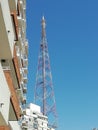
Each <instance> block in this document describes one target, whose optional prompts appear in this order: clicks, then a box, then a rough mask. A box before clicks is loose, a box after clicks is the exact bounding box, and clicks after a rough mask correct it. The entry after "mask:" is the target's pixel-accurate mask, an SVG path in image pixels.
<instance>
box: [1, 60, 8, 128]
mask: <svg viewBox="0 0 98 130" xmlns="http://www.w3.org/2000/svg"><path fill="white" fill-rule="evenodd" d="M0 103H3V105H0V126H1V125H5V124H8V117H9V105H10V90H9V88H8V84H7V82H6V79H5V76H4V73H3V70H2V67H1V62H0Z"/></svg>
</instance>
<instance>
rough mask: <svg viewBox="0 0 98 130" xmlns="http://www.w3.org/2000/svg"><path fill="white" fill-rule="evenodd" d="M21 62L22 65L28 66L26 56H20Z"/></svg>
mask: <svg viewBox="0 0 98 130" xmlns="http://www.w3.org/2000/svg"><path fill="white" fill-rule="evenodd" d="M22 64H23V67H27V66H28V58H27V57H23V58H22Z"/></svg>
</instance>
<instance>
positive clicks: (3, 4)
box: [0, 0, 15, 55]
mask: <svg viewBox="0 0 98 130" xmlns="http://www.w3.org/2000/svg"><path fill="white" fill-rule="evenodd" d="M0 3H1V8H2V13H3V18H4V22H5V27H6V32H7V34H8V41H9V43H10V44H9V45H10V48H11V53H12V55H13V47H14V37H15V36H14V30H13V26H12V20H11V15H10V9H9V4H8V0H0ZM8 31H9V32H8Z"/></svg>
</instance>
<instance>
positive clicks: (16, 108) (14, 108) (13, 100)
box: [4, 70, 21, 120]
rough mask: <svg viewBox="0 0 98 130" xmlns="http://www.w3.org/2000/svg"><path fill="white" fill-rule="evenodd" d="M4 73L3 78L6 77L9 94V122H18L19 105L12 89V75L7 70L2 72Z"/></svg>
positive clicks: (14, 90) (13, 88)
mask: <svg viewBox="0 0 98 130" xmlns="http://www.w3.org/2000/svg"><path fill="white" fill-rule="evenodd" d="M4 73H5V77H6V80H7V83H8V86H9V90H10V92H11V102H10V114H9V120H18V119H19V118H20V115H21V114H20V104H19V100H18V96H17V93H16V89H15V87H14V82H13V79H12V74H11V72H10V71H9V70H7V71H4ZM12 113H13V114H12Z"/></svg>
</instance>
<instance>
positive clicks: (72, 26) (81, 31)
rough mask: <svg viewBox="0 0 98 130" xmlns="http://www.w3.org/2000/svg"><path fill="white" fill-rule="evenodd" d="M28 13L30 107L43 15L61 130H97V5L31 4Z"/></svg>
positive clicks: (91, 1) (86, 0)
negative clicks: (95, 129)
mask: <svg viewBox="0 0 98 130" xmlns="http://www.w3.org/2000/svg"><path fill="white" fill-rule="evenodd" d="M26 13H27V16H26V17H27V38H28V41H29V64H28V69H29V71H28V92H27V103H30V102H33V99H34V87H35V79H36V72H37V62H38V54H39V45H40V40H41V18H42V15H43V14H44V16H45V19H46V24H47V27H46V33H47V41H48V48H49V56H50V63H51V70H52V77H53V84H54V91H55V98H56V107H57V113H58V125H59V127H58V130H91V129H92V128H93V127H97V128H98V0H35V1H34V0H27V10H26Z"/></svg>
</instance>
